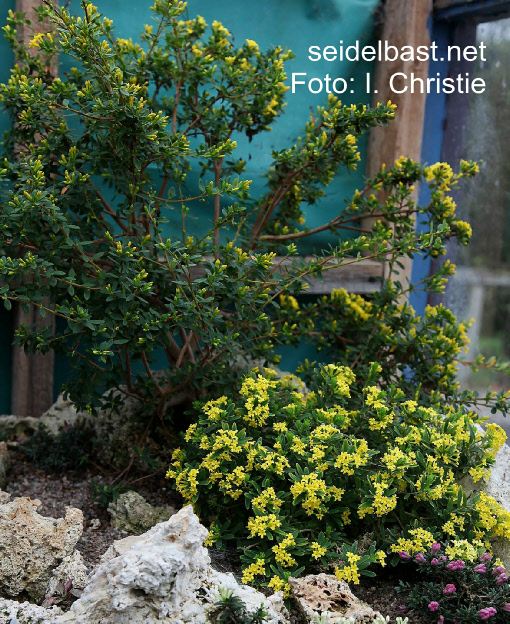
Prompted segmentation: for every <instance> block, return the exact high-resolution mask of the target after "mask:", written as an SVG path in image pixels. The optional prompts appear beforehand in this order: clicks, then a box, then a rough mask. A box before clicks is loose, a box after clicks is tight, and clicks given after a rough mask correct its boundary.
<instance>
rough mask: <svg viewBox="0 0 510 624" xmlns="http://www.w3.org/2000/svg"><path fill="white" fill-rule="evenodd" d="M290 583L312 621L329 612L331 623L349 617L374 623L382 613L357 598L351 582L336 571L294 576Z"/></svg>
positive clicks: (303, 614)
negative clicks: (339, 577)
mask: <svg viewBox="0 0 510 624" xmlns="http://www.w3.org/2000/svg"><path fill="white" fill-rule="evenodd" d="M289 584H290V587H291V589H292V593H293V595H294V598H295V599H296V604H297V606H298V608H299V610H300V612H301V615H302V616H303V618H304V619H305V621H308V622H312V621H313V620H314V618H316V617H320V616H321V615H323V614H327V617H328V618H329V619H328V621H329V622H330V623H331V624H335V623H337V622H338V623H339V622H343V621H344V620H345V619H348V618H352V620H354V621H355V622H372V621H373V620H374V619H375V618H377V617H380V615H381V614H380V613H379V612H378V611H374V610H373V609H372V607H370V606H369V605H367V604H366V603H364V602H362V601H361V600H360V599H359V598H356V596H355V595H354V594H353V593H352V591H351V590H350V588H349V585H347V583H345V582H344V581H339V580H338V579H337V578H336V576H333V575H332V574H309V575H308V576H305V577H302V578H290V579H289Z"/></svg>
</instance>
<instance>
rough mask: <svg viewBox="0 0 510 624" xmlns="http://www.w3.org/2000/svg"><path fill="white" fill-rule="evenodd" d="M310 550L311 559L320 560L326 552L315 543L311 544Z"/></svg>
mask: <svg viewBox="0 0 510 624" xmlns="http://www.w3.org/2000/svg"><path fill="white" fill-rule="evenodd" d="M310 548H311V549H312V559H320V558H321V557H322V556H323V555H325V554H326V552H327V550H326V548H324V546H321V545H320V544H318V543H317V542H312V543H311V544H310Z"/></svg>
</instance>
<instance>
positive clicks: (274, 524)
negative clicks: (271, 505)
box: [248, 514, 282, 537]
mask: <svg viewBox="0 0 510 624" xmlns="http://www.w3.org/2000/svg"><path fill="white" fill-rule="evenodd" d="M281 526H282V523H281V522H280V520H278V518H277V517H276V515H275V514H269V515H268V516H256V517H255V518H250V519H249V520H248V531H249V532H250V537H255V536H258V537H265V536H266V533H267V531H268V530H269V531H274V530H275V529H277V528H278V527H281Z"/></svg>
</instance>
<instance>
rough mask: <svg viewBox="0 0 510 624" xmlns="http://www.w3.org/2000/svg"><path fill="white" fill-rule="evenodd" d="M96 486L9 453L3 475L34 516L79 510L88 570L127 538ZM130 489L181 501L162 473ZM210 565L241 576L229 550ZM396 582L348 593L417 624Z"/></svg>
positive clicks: (85, 473) (174, 503)
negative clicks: (33, 505)
mask: <svg viewBox="0 0 510 624" xmlns="http://www.w3.org/2000/svg"><path fill="white" fill-rule="evenodd" d="M93 480H94V481H95V482H96V483H98V484H104V483H106V481H105V477H104V475H103V474H101V473H99V472H98V471H97V470H96V471H94V470H82V471H79V472H78V471H69V472H67V473H65V474H60V473H52V474H48V473H46V472H44V471H43V470H41V469H38V468H36V467H35V466H34V465H33V464H32V463H31V462H30V461H27V459H26V458H25V457H24V456H23V455H22V454H20V453H16V452H15V451H13V450H11V470H10V472H9V475H8V481H7V486H6V487H5V491H7V492H8V493H9V494H11V499H13V498H15V497H17V496H27V497H29V498H31V499H32V500H37V499H38V500H39V501H40V502H41V506H40V507H39V509H38V511H39V513H40V514H41V515H43V516H48V517H54V518H60V517H62V516H63V515H64V514H65V508H66V507H67V506H71V507H78V508H79V509H81V510H82V512H83V516H84V531H83V535H82V537H81V539H80V541H79V542H78V544H77V548H78V550H79V551H80V552H81V554H82V555H83V558H84V560H85V563H86V565H87V566H88V567H89V569H93V568H94V567H95V565H97V563H98V562H99V559H100V558H101V556H102V555H103V554H104V553H105V552H106V550H107V549H108V547H109V546H110V545H111V544H112V543H113V542H114V541H115V540H118V539H122V538H123V537H126V535H127V533H126V532H124V531H120V530H119V529H116V528H114V527H112V526H111V525H110V521H109V514H108V511H107V510H106V509H104V508H103V507H102V506H100V505H99V504H98V503H97V502H95V501H94V499H93V485H92V481H93ZM130 489H134V490H136V491H137V492H138V493H139V494H141V495H142V496H143V497H144V498H145V499H146V500H147V501H148V502H149V503H151V504H152V505H158V506H162V507H165V506H166V507H174V508H177V509H178V508H179V507H180V506H181V503H180V501H179V500H178V499H177V498H176V495H175V493H174V492H173V491H172V490H171V489H170V488H169V487H168V482H167V481H165V479H164V476H163V473H160V474H159V476H158V475H156V476H154V477H152V478H150V479H144V480H141V481H138V482H137V483H134V484H133V487H132V488H130ZM211 559H212V564H213V566H214V567H215V568H216V569H217V570H219V571H221V572H233V573H234V574H239V573H240V562H239V560H238V559H237V557H236V556H235V554H234V551H227V552H222V551H217V550H215V549H213V550H211ZM396 585H398V578H397V577H395V576H394V575H392V574H391V573H388V574H387V575H386V577H381V576H379V577H378V578H377V579H368V578H363V577H362V580H361V583H360V585H357V586H354V587H352V588H351V589H352V590H353V592H354V594H355V595H356V596H358V597H359V598H360V599H361V600H364V601H365V602H367V603H368V604H370V605H371V606H372V608H374V609H375V610H377V611H380V612H381V613H382V614H383V615H384V616H389V617H390V622H395V618H396V617H399V616H400V617H408V618H409V624H422V623H424V622H425V620H423V619H421V618H420V617H419V616H418V615H417V614H415V613H414V612H412V611H411V612H405V611H403V610H402V608H399V607H401V605H402V600H403V599H402V597H401V596H399V594H397V592H396V591H395V589H394V588H395V586H396ZM291 622H292V624H298V622H299V619H298V617H297V615H296V614H295V613H292V617H291Z"/></svg>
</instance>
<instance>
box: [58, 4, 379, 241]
mask: <svg viewBox="0 0 510 624" xmlns="http://www.w3.org/2000/svg"><path fill="white" fill-rule="evenodd" d="M94 4H96V5H97V6H98V9H99V11H100V12H101V13H103V14H105V15H106V16H108V17H110V18H111V19H113V21H114V24H115V26H116V34H117V36H118V37H123V38H126V39H127V38H129V37H131V38H132V39H133V41H135V42H136V41H138V35H139V33H140V31H141V30H142V28H143V24H146V23H151V21H152V20H154V18H155V17H156V16H154V14H153V13H152V11H150V9H149V7H150V6H151V4H152V2H151V0H95V2H94ZM377 4H378V0H238V1H237V2H232V0H214V1H211V0H189V1H188V8H187V13H188V15H187V17H188V18H192V17H195V16H196V15H202V16H203V17H204V18H205V20H206V21H207V22H208V23H209V24H210V23H212V21H213V20H215V19H216V20H219V21H221V22H222V23H223V25H224V26H225V27H226V28H228V29H229V31H230V32H231V33H232V34H233V35H234V37H235V42H237V43H238V45H241V44H242V43H243V42H244V40H245V39H253V40H254V41H256V42H257V43H258V44H259V46H260V48H261V49H265V48H269V47H270V46H277V45H280V46H282V47H284V48H285V47H287V48H290V49H291V50H292V51H293V52H294V54H295V55H296V58H295V59H294V60H292V61H288V62H287V63H286V71H287V76H288V80H287V84H288V85H289V86H290V84H291V75H292V72H296V73H306V74H307V78H311V77H315V76H317V77H321V78H323V77H324V76H325V75H326V74H328V73H329V75H330V76H331V78H332V79H334V78H337V77H343V78H345V79H346V80H347V81H348V82H349V84H350V85H352V86H353V91H354V93H352V94H351V93H346V94H345V95H344V96H342V97H341V99H342V101H344V103H346V104H350V103H353V102H356V103H360V102H362V103H367V104H368V103H369V102H370V99H371V98H370V95H367V93H366V86H365V84H366V74H367V73H369V72H372V69H373V66H372V65H373V64H372V63H366V62H360V63H352V62H349V61H344V62H343V63H340V62H338V61H334V62H327V61H318V62H312V61H310V60H308V54H309V52H308V49H309V47H310V46H320V47H321V48H323V47H324V46H326V45H336V46H338V44H339V42H340V41H343V44H344V46H345V47H347V46H348V45H352V44H354V43H355V42H356V41H358V40H359V41H361V42H362V45H363V44H365V45H366V44H368V43H369V42H370V38H371V36H372V30H373V26H372V24H373V11H374V9H375V7H376V6H377ZM70 10H71V11H73V12H76V14H81V8H80V2H79V0H72V2H71V4H70ZM63 62H64V67H65V66H67V67H70V66H71V62H70V61H69V60H64V59H63ZM351 78H353V81H352V82H351V80H350V79H351ZM301 79H303V77H301ZM349 91H350V89H349ZM326 98H327V95H325V90H324V91H323V93H321V94H317V95H314V94H312V93H310V92H309V91H308V89H307V88H306V87H305V86H301V87H298V88H297V89H296V93H295V94H292V93H291V90H289V91H288V92H287V102H288V106H287V107H286V109H285V113H284V115H283V116H282V117H280V118H279V119H278V120H276V121H275V122H274V123H273V124H272V127H273V130H272V131H271V132H267V133H261V134H258V135H257V136H255V137H254V138H253V141H252V142H251V143H250V142H249V141H248V139H247V138H246V137H244V136H240V135H237V136H234V137H233V138H234V139H235V140H236V141H237V143H238V146H239V147H238V149H237V150H236V156H239V157H241V158H243V159H244V160H246V161H247V163H248V164H247V170H246V173H245V174H244V177H246V178H248V179H251V180H253V184H252V187H251V189H252V192H253V193H254V194H255V195H258V194H262V193H263V192H264V185H265V180H264V178H263V174H264V173H265V172H266V171H267V170H268V168H269V166H270V165H271V162H272V161H271V152H272V150H274V149H283V148H285V147H290V146H292V145H293V144H294V143H295V141H296V138H297V137H298V136H299V135H300V134H302V133H303V129H304V125H305V122H306V120H307V118H308V116H309V115H310V111H311V109H312V108H316V107H317V106H319V105H321V104H323V103H324V101H325V99H326ZM360 147H361V152H362V162H361V163H360V165H359V168H358V171H356V172H346V171H344V172H342V173H341V175H339V176H338V177H337V178H336V179H335V180H334V181H333V183H332V184H331V185H330V186H329V188H328V189H327V191H326V195H325V197H324V198H323V199H322V200H321V202H320V203H318V204H316V205H315V206H311V207H310V209H309V210H308V212H307V215H306V223H307V225H308V226H309V227H316V226H318V225H322V224H323V223H325V222H326V221H327V220H329V219H331V218H333V217H334V216H336V215H337V214H338V212H339V211H340V210H341V209H342V206H343V205H344V200H345V199H346V198H348V197H350V196H352V194H353V193H354V191H355V189H356V188H358V187H361V186H363V175H364V172H365V166H364V163H365V147H366V141H363V142H362V143H361V145H360ZM168 216H169V218H170V219H171V218H172V214H170V215H168ZM175 219H176V220H175V225H176V227H177V228H178V229H179V230H180V216H177V214H176V215H175ZM200 219H201V221H202V219H205V220H206V221H207V223H204V221H202V227H203V229H204V230H205V229H209V228H208V226H209V225H210V223H211V222H210V220H211V219H212V210H211V209H210V207H208V206H204V213H203V216H202V214H201V215H200ZM321 236H322V238H320V237H315V238H314V241H315V244H316V245H317V246H318V247H320V246H322V245H323V244H327V243H330V242H334V240H335V239H334V238H331V235H329V234H328V233H327V232H325V233H324V234H323V235H321ZM306 251H311V249H310V247H308V249H306Z"/></svg>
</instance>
